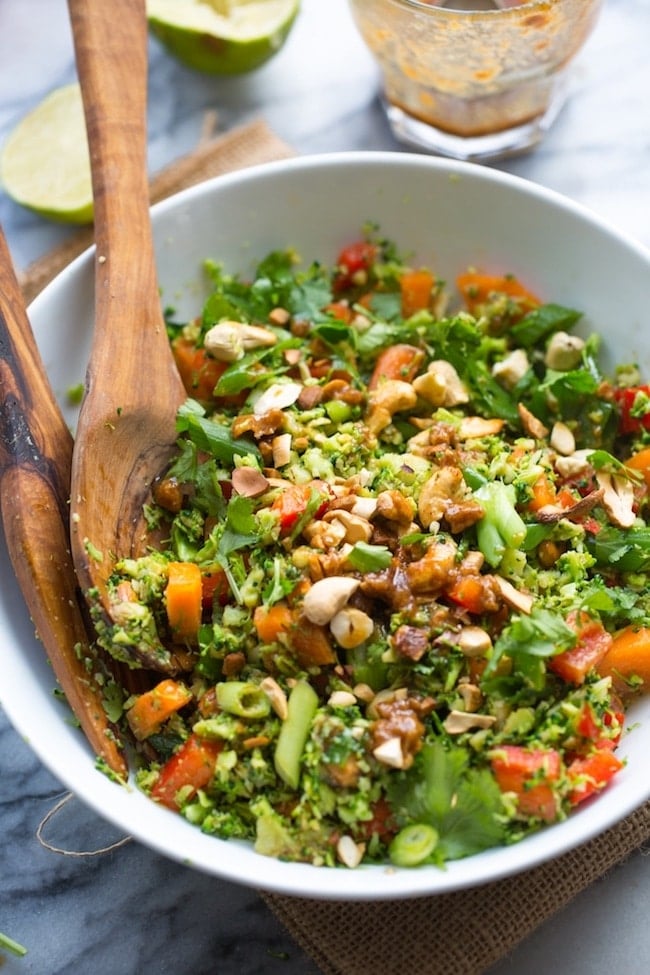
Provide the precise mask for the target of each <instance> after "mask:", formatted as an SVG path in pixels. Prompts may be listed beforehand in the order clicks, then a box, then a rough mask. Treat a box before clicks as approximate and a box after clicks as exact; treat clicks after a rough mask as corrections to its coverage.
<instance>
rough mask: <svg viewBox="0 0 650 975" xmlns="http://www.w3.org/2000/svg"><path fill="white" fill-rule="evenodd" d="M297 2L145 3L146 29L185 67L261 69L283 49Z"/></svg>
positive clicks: (238, 71) (223, 70)
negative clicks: (148, 28) (261, 66)
mask: <svg viewBox="0 0 650 975" xmlns="http://www.w3.org/2000/svg"><path fill="white" fill-rule="evenodd" d="M299 6H300V0H147V17H148V20H149V27H150V29H151V32H152V34H154V35H155V36H156V37H157V38H158V39H159V40H160V41H162V43H163V44H164V45H165V47H166V48H167V49H168V50H169V51H170V52H171V53H172V54H173V55H174V56H175V57H177V58H178V59H179V61H182V62H183V63H184V64H186V65H188V66H189V67H190V68H194V69H195V70H197V71H204V72H206V73H208V74H243V73H244V72H246V71H253V70H254V69H255V68H259V67H260V65H262V64H264V63H265V62H266V61H268V60H269V58H271V57H273V55H274V54H276V53H277V51H279V50H280V48H281V47H282V45H283V44H284V42H285V40H286V38H287V35H288V33H289V31H290V30H291V27H292V26H293V22H294V20H295V19H296V16H297V14H298V9H299Z"/></svg>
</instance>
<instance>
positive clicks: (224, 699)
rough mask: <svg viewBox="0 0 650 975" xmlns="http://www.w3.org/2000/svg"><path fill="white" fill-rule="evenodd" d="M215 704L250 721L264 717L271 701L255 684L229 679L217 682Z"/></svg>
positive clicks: (268, 710)
mask: <svg viewBox="0 0 650 975" xmlns="http://www.w3.org/2000/svg"><path fill="white" fill-rule="evenodd" d="M216 693H217V704H218V705H219V707H220V708H223V710H224V711H227V712H228V714H235V715H237V717H238V718H248V719H249V720H252V721H257V720H260V719H261V718H265V717H266V716H267V715H268V714H269V712H270V710H271V702H270V701H269V699H268V697H267V695H266V694H265V693H264V691H262V690H260V688H259V687H258V686H257V685H256V684H251V683H249V682H247V681H241V680H229V681H224V682H223V683H222V684H217V688H216Z"/></svg>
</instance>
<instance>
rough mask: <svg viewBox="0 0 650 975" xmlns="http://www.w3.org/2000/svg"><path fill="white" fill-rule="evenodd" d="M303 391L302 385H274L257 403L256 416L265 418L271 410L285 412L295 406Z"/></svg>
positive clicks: (254, 407) (254, 411)
mask: <svg viewBox="0 0 650 975" xmlns="http://www.w3.org/2000/svg"><path fill="white" fill-rule="evenodd" d="M302 389H303V387H302V384H301V383H291V382H289V383H273V385H271V386H269V387H268V389H265V390H264V392H263V393H262V394H261V396H259V397H258V398H257V400H256V401H255V405H254V406H253V413H254V415H255V416H264V414H265V413H269V412H270V411H271V410H284V409H286V407H287V406H293V404H294V403H295V402H296V400H297V399H298V397H299V396H300V393H301V392H302Z"/></svg>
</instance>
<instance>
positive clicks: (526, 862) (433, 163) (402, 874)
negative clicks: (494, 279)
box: [0, 150, 650, 901]
mask: <svg viewBox="0 0 650 975" xmlns="http://www.w3.org/2000/svg"><path fill="white" fill-rule="evenodd" d="M386 166H391V167H394V166H397V167H398V168H402V169H404V171H408V170H409V169H410V168H412V167H414V168H417V169H421V168H425V169H427V170H436V171H441V172H443V173H447V174H450V175H458V174H461V175H462V174H466V175H467V176H468V177H469V178H471V179H473V180H479V181H480V182H481V183H483V184H484V185H488V184H497V185H499V186H504V187H508V188H510V189H514V190H515V191H516V193H518V194H522V195H524V196H531V195H532V196H533V197H535V198H536V199H537V200H539V201H542V202H544V203H545V204H549V205H550V206H551V207H553V208H556V209H560V210H562V211H565V212H568V213H570V214H572V215H573V216H575V217H576V218H578V219H579V220H580V221H581V222H583V223H587V224H588V225H590V226H591V227H594V228H597V229H598V230H599V231H600V232H602V233H604V234H606V235H607V236H609V237H611V238H613V240H614V241H615V243H616V244H617V245H618V246H622V247H624V248H625V249H627V250H628V251H631V252H634V253H635V254H636V255H637V256H638V257H640V258H641V259H642V260H643V261H644V262H645V263H646V264H647V265H648V270H649V272H650V249H648V248H646V247H645V246H644V245H642V244H641V243H639V242H637V241H635V240H634V239H632V238H630V237H628V236H626V235H624V234H623V233H622V232H621V231H619V230H618V229H617V228H615V227H614V226H613V225H612V224H610V223H608V222H607V221H606V220H604V219H602V218H601V217H600V216H598V215H597V214H595V213H593V212H592V211H591V210H589V209H588V208H587V207H585V206H584V205H582V204H580V203H577V202H575V201H573V200H571V199H570V198H568V197H565V196H563V195H562V194H560V193H558V192H557V191H555V190H552V189H549V188H546V187H544V186H542V185H540V184H537V183H535V182H533V181H531V180H528V179H525V178H523V177H520V176H517V175H514V174H510V173H508V172H504V171H500V170H496V169H491V168H486V167H484V166H482V165H480V164H478V163H472V162H464V161H457V160H451V159H445V158H442V157H431V156H423V155H420V154H417V153H411V152H399V151H383V150H382V151H372V150H359V151H354V152H335V153H319V154H313V155H308V156H296V157H293V158H289V159H284V160H276V161H272V162H267V163H259V164H257V165H254V166H251V167H247V168H246V169H243V170H236V171H234V172H231V173H225V174H222V175H219V176H216V177H213V178H211V179H209V180H206V181H204V182H201V183H199V184H197V185H195V186H191V187H188V188H186V189H184V190H182V191H180V192H179V193H176V194H174V195H173V196H171V197H169V198H167V199H165V200H162V201H160V202H159V203H156V204H154V205H153V206H152V208H151V214H152V222H153V225H154V237H155V226H156V221H157V220H158V219H159V216H162V215H164V214H165V213H166V212H167V211H168V210H170V209H174V208H176V207H178V206H180V205H181V204H186V203H191V201H192V200H193V199H194V198H195V197H196V198H201V197H203V196H205V195H208V196H209V195H211V194H212V193H214V192H227V190H228V188H229V187H230V186H231V185H234V184H241V183H242V182H243V183H244V184H245V183H246V182H248V181H257V180H259V179H263V178H267V177H271V178H272V177H274V176H275V175H276V174H280V173H282V174H286V173H289V174H290V173H292V172H296V171H304V172H307V171H313V172H318V171H320V170H322V169H323V167H325V168H327V169H332V168H334V169H336V168H349V167H363V168H365V167H386ZM94 250H95V248H94V245H91V246H90V247H88V248H87V249H86V250H85V251H84V252H83V253H82V254H80V255H79V256H78V257H77V258H75V259H74V260H73V261H72V262H71V263H70V264H69V265H67V267H66V268H64V269H63V271H61V272H60V273H59V274H57V276H56V277H55V278H53V280H52V281H51V282H50V283H49V284H48V285H47V286H46V287H45V288H44V289H43V291H41V292H40V294H39V295H38V296H37V297H36V298H35V299H34V300H33V301H32V302H31V304H30V307H29V312H30V315H32V314H37V313H38V312H39V309H40V308H41V306H47V303H48V302H49V301H50V300H51V297H52V295H53V294H54V293H55V292H56V291H57V290H58V289H63V293H64V294H65V291H66V289H69V288H70V287H73V286H74V283H75V281H76V280H77V279H78V278H79V276H83V275H84V274H89V273H91V272H90V267H89V266H90V265H91V264H92V261H93V260H94ZM4 698H5V692H4V688H2V687H0V700H2V703H3V707H4V708H5V711H6V713H7V715H8V717H9V720H10V721H11V723H12V725H13V726H14V728H15V729H16V730H17V731H18V732H19V733H21V734H22V735H23V736H24V738H25V739H26V741H27V742H28V744H29V746H30V748H31V749H32V750H33V751H34V752H35V753H36V755H37V756H38V757H39V758H40V760H41V761H42V762H43V764H44V765H45V766H46V767H47V768H48V769H49V770H50V771H51V772H52V773H53V774H54V775H55V776H56V777H57V778H58V779H60V780H61V782H62V783H64V784H65V785H66V786H67V787H68V788H70V789H71V790H72V791H74V792H75V794H76V795H78V797H79V798H80V799H81V800H82V802H84V803H85V804H86V805H87V806H88V807H90V808H91V809H93V810H94V811H95V812H96V813H97V814H98V815H99V816H100V817H102V818H103V819H104V820H108V821H109V822H111V823H112V824H113V825H115V826H117V827H119V828H122V829H124V830H125V831H126V832H128V833H130V834H131V835H132V836H133V837H134V838H135V839H137V840H139V841H140V842H142V843H143V844H144V845H146V846H149V847H150V848H152V849H154V850H156V851H157V852H159V853H160V854H162V855H164V856H166V857H167V858H169V859H172V860H176V861H178V862H181V863H183V864H185V865H190V866H192V867H193V868H194V869H197V870H199V871H201V872H205V873H208V874H211V875H214V876H217V877H221V878H222V879H225V880H229V881H232V882H235V883H240V884H244V885H247V886H252V887H256V888H258V889H261V890H266V891H268V892H273V893H278V894H288V895H294V896H299V897H303V898H314V899H327V900H341V899H343V900H366V901H370V900H386V899H400V898H410V897H418V896H434V895H438V894H444V893H449V892H451V891H456V890H460V889H464V888H469V887H477V886H482V885H485V884H488V883H490V882H493V881H496V880H500V879H503V878H505V877H508V876H511V875H514V874H517V873H519V872H521V871H523V870H526V869H530V868H533V867H535V866H538V865H540V864H541V863H543V862H545V861H548V860H550V859H555V858H557V857H559V856H561V855H563V854H564V853H567V852H569V851H571V850H573V849H574V848H576V847H578V846H580V845H582V844H583V843H585V842H587V841H589V840H590V839H592V838H594V837H595V836H597V835H600V834H601V833H603V832H604V831H606V830H607V829H608V828H610V827H612V826H614V825H615V824H616V823H617V822H619V821H620V820H622V819H623V818H625V816H627V815H628V814H629V813H631V812H632V811H633V810H634V809H636V808H638V807H639V806H640V805H641V804H642V803H643V802H644V801H645V800H646V799H648V798H650V781H648V783H647V786H646V787H645V789H644V790H641V789H639V790H637V792H635V793H634V795H633V796H628V795H627V794H626V795H625V796H624V797H620V798H622V799H623V801H619V802H618V804H617V805H616V809H615V810H614V809H612V812H611V814H610V815H609V816H608V817H606V818H605V819H603V817H602V816H601V817H599V818H594V817H593V816H592V817H589V816H588V815H587V816H585V815H584V814H583V813H584V812H585V811H586V809H585V810H583V809H580V810H576V811H575V812H574V813H573V814H572V816H571V817H569V819H568V820H566V821H565V822H563V823H559V824H554V825H553V826H551V827H549V829H548V830H546V831H540V833H538V834H535V835H533V836H531V837H528V838H527V839H526V840H523V841H522V842H520V843H517V844H514V845H512V846H510V847H498V848H496V849H495V850H489V851H486V852H485V853H482V854H477V855H474V856H472V857H468V858H466V859H465V860H460V861H454V862H453V863H452V864H448V865H447V870H445V871H441V870H440V869H439V868H437V867H426V868H421V869H418V870H396V869H395V868H393V867H390V866H381V865H380V866H375V865H372V866H367V867H361V868H357V869H356V870H353V871H350V870H347V871H343V870H342V869H341V868H335V869H332V868H323V867H312V866H311V865H307V864H294V863H283V862H282V861H275V860H273V859H270V858H263V857H261V855H260V854H256V853H254V852H253V851H252V850H249V849H248V844H247V845H246V847H247V849H246V851H245V853H244V858H243V859H244V869H242V862H241V858H240V857H238V856H237V853H236V852H235V853H234V855H230V854H231V853H232V852H233V851H235V850H236V849H240V848H241V844H238V843H237V842H235V841H232V840H231V841H223V840H219V839H217V838H215V837H210V836H206V834H203V833H201V831H200V830H198V829H197V827H195V826H191V825H190V824H188V823H185V822H184V821H181V822H182V823H183V825H184V826H185V827H187V831H191V834H190V833H189V832H188V833H187V837H188V840H187V843H184V845H183V848H182V850H174V849H170V847H169V845H168V843H167V842H166V836H167V832H168V831H167V828H166V827H167V826H168V825H169V822H170V821H169V818H168V817H169V816H173V815H174V814H173V813H169V812H168V811H167V810H164V809H161V808H159V807H156V806H155V805H154V804H153V803H151V801H150V800H149V799H148V798H146V797H144V796H141V798H142V800H143V801H144V802H146V803H147V807H148V808H150V814H149V815H147V816H146V824H145V825H146V828H145V826H143V825H141V824H140V821H139V819H138V818H137V817H135V818H136V819H137V820H138V821H137V822H135V823H134V822H133V819H134V817H133V813H132V808H133V798H132V796H131V795H130V793H129V791H128V790H124V789H122V790H120V789H116V788H115V785H114V783H112V782H111V781H110V780H109V779H108V778H106V777H105V776H103V775H101V774H100V775H98V776H94V774H93V779H92V787H91V788H86V787H83V782H82V778H83V777H82V775H81V771H82V770H81V769H79V771H78V772H75V769H76V768H77V765H76V763H73V765H72V768H71V767H70V764H69V758H68V759H65V758H63V757H61V756H59V755H57V754H53V753H52V751H51V750H48V745H47V742H45V741H43V740H42V739H41V738H36V739H34V737H33V727H34V726H33V722H30V721H29V719H28V716H27V715H24V714H20V713H17V709H15V708H14V707H13V703H12V701H10V700H6V701H5V700H4ZM78 754H79V756H80V758H82V759H83V756H84V755H86V757H87V754H86V750H85V747H84V745H83V744H80V745H79V749H78ZM93 773H94V770H93ZM95 779H97V780H98V781H95ZM80 785H81V786H82V788H81V789H79V786H80ZM131 791H137V790H135V789H133V790H131ZM587 805H588V804H585V806H587ZM136 808H137V806H136ZM176 818H177V817H175V819H176ZM151 824H153V829H152V828H151ZM176 825H177V826H178V823H176ZM192 834H195V835H194V837H192ZM184 835H185V834H184ZM549 835H552V839H550V840H549ZM206 842H207V843H209V844H213V845H214V849H215V851H217V850H218V849H219V847H220V845H221V848H224V847H227V848H228V852H227V853H226V851H225V850H223V849H222V852H223V853H224V858H223V860H222V861H221V862H218V863H214V862H212V861H214V860H218V859H219V858H218V857H212V858H211V862H210V863H205V862H202V861H201V850H202V846H203V844H204V843H206ZM188 851H189V852H188ZM522 853H523V854H524V855H523V857H522ZM260 860H263V861H265V863H264V864H262V865H260ZM262 866H265V867H266V869H264V870H262ZM380 875H381V876H380ZM386 876H389V877H390V879H389V880H388V881H384V879H383V878H384V877H386Z"/></svg>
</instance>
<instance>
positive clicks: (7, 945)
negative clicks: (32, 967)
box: [0, 932, 27, 958]
mask: <svg viewBox="0 0 650 975" xmlns="http://www.w3.org/2000/svg"><path fill="white" fill-rule="evenodd" d="M0 948H4V949H5V951H10V952H11V953H12V955H17V957H18V958H23V957H24V955H26V954H27V948H25V947H24V946H23V945H21V944H18V942H17V941H14V939H13V938H10V937H9V936H8V935H6V934H2V932H0Z"/></svg>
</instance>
